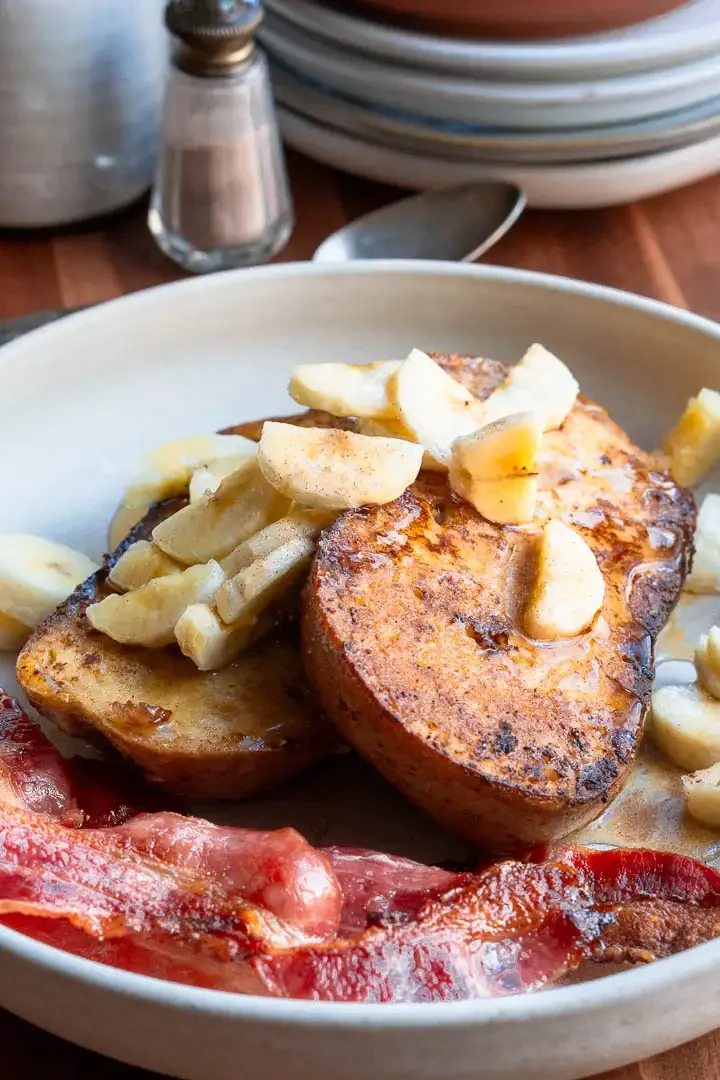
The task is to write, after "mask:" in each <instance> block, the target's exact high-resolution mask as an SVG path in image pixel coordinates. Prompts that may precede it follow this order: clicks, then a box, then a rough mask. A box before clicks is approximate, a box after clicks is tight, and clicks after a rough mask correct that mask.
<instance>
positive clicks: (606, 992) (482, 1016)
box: [0, 260, 720, 1030]
mask: <svg viewBox="0 0 720 1080" xmlns="http://www.w3.org/2000/svg"><path fill="white" fill-rule="evenodd" d="M377 275H389V276H391V277H392V276H398V277H410V278H412V277H425V276H440V277H462V278H470V279H476V280H478V281H483V280H485V281H490V282H498V283H500V284H503V285H510V286H512V285H518V286H523V287H526V288H531V289H540V290H548V291H551V292H554V293H560V294H561V295H564V296H566V297H574V296H578V297H582V298H586V299H590V300H595V301H599V302H601V303H604V304H606V305H608V306H609V307H615V306H619V307H623V308H626V309H629V310H632V311H635V312H638V313H640V314H643V315H649V316H651V317H653V318H656V319H660V320H661V321H663V322H669V323H673V324H675V325H678V326H681V327H683V328H684V329H686V330H688V331H694V332H700V333H702V334H703V335H705V336H706V337H708V338H709V339H711V340H712V341H714V342H715V343H716V344H717V347H718V361H719V363H720V325H719V324H718V323H715V322H713V321H712V320H710V319H708V318H705V317H703V316H700V315H694V314H693V313H691V312H689V311H685V310H683V309H680V308H674V307H672V306H671V305H670V304H666V303H664V302H662V301H659V300H654V299H650V298H648V297H644V296H640V295H636V294H633V293H628V292H625V291H623V290H620V289H615V288H612V287H609V286H605V285H595V284H593V283H591V282H585V281H579V280H577V279H574V278H568V277H564V276H561V275H554V274H546V273H539V272H537V271H532V270H518V269H514V268H511V267H503V266H490V265H476V264H469V263H447V262H432V261H419V260H373V261H369V260H368V261H357V262H352V263H344V264H343V263H341V264H338V263H333V264H323V263H312V262H286V263H276V264H274V265H272V266H264V267H256V268H251V269H243V270H236V271H229V272H225V273H221V274H209V275H206V276H204V277H198V278H194V279H190V280H181V281H175V282H170V283H168V284H164V285H160V286H156V287H154V288H150V289H145V290H142V291H139V292H136V293H132V294H129V295H126V296H122V297H118V298H117V299H114V300H110V301H107V302H106V303H103V304H98V305H96V306H95V307H92V308H89V309H86V310H84V311H81V312H78V313H76V314H73V315H70V316H68V317H67V318H64V319H62V320H61V321H60V322H58V323H56V324H51V325H49V326H45V327H42V328H40V329H38V330H34V331H32V332H31V333H29V334H27V335H25V336H23V337H22V338H19V339H17V340H16V341H13V342H10V343H9V344H8V345H5V346H3V348H2V350H0V375H1V373H2V370H3V369H4V368H5V367H7V366H11V365H12V364H14V363H15V362H22V354H23V352H25V351H33V350H35V349H37V348H38V347H39V346H42V344H43V343H44V342H46V341H48V340H49V339H52V338H53V337H56V338H62V337H67V336H70V337H72V335H74V333H75V332H76V331H77V330H78V329H82V328H84V327H87V328H88V329H94V328H97V327H99V326H101V325H102V323H103V322H104V321H105V320H106V319H107V318H108V317H109V316H110V317H111V318H112V319H114V318H120V319H121V320H122V319H123V317H124V315H125V313H131V312H133V311H138V312H142V311H143V309H152V308H153V307H154V306H156V305H158V304H160V305H162V304H168V303H172V302H173V299H174V298H175V297H176V295H177V296H178V297H179V298H180V301H181V302H184V301H185V299H186V298H187V299H188V300H191V299H192V297H194V296H195V295H196V294H197V295H202V294H203V293H207V292H210V291H212V290H213V289H216V288H218V287H220V286H222V285H224V286H225V287H227V288H229V289H231V290H232V289H234V290H236V291H239V289H241V288H242V286H243V284H244V283H246V282H255V281H257V282H259V283H263V282H265V281H268V282H275V281H277V282H280V283H282V282H283V281H285V280H287V279H298V278H307V279H312V278H315V277H318V278H329V277H335V278H336V277H338V276H341V277H344V278H347V277H361V278H362V277H367V276H377ZM3 953H4V954H7V955H9V956H12V957H13V958H15V959H16V960H18V961H20V962H25V963H27V964H28V965H32V966H33V967H35V968H38V969H40V970H41V971H43V972H45V973H46V974H48V975H54V976H59V977H61V978H64V979H65V980H67V981H70V982H72V983H75V984H82V985H84V986H90V987H92V988H94V989H97V990H98V991H101V992H109V993H112V994H116V995H118V996H119V997H122V998H125V999H136V1000H137V999H139V1000H141V1001H144V1002H147V1003H153V1004H155V1005H160V1006H162V1007H164V1008H167V1009H170V1010H174V1011H177V1012H178V1013H182V1012H185V1011H187V1010H188V1009H192V1010H194V1011H199V1012H202V1013H204V1014H207V1015H209V1016H212V1017H217V1018H222V1017H230V1018H236V1019H247V1020H252V1021H253V1022H255V1023H267V1024H275V1023H277V1022H280V1023H282V1024H283V1025H285V1026H288V1027H290V1028H307V1027H327V1028H333V1029H336V1030H337V1029H345V1030H356V1029H361V1028H367V1027H369V1026H372V1027H374V1028H380V1029H394V1030H397V1029H403V1028H411V1027H416V1026H418V1025H420V1026H422V1027H430V1028H442V1029H452V1028H455V1027H457V1028H461V1027H465V1026H467V1025H468V1024H472V1025H473V1026H475V1027H477V1026H480V1025H482V1026H485V1025H495V1026H497V1025H501V1024H504V1025H508V1026H513V1027H514V1026H515V1025H517V1024H518V1023H525V1022H527V1021H539V1022H542V1021H543V1019H545V1018H547V1019H550V1018H551V1017H553V1016H557V1015H560V1014H564V1015H565V1016H573V1015H577V1016H580V1015H581V1014H584V1013H585V1012H586V1011H587V1010H588V1009H591V1008H592V1009H594V1010H595V1011H598V1010H602V1009H604V1008H608V1007H610V1006H613V1007H615V1008H617V1006H618V1005H622V1004H623V1003H628V1004H630V1003H631V1002H632V1001H633V1000H634V999H635V998H636V997H638V996H639V995H645V994H652V993H655V992H657V991H659V990H660V989H668V988H670V987H672V986H673V984H677V983H678V982H679V981H680V980H682V981H683V982H688V981H690V980H694V979H695V978H697V977H698V976H700V975H702V974H705V973H706V972H708V971H709V970H711V969H716V968H717V966H718V964H719V963H720V939H718V940H716V941H711V942H708V943H706V944H703V945H698V946H696V947H694V948H692V949H689V950H687V951H685V952H683V953H680V954H678V955H677V956H673V957H670V958H668V959H665V960H657V961H655V962H654V963H652V964H649V965H647V966H646V967H643V968H636V969H634V970H631V971H624V972H620V973H616V974H610V975H606V976H603V977H601V978H599V979H597V980H593V981H590V982H586V983H580V984H576V985H573V986H566V987H559V988H557V989H551V990H549V991H548V992H544V993H528V994H519V995H516V996H510V997H504V998H479V999H473V1000H468V1001H456V1002H433V1003H427V1004H422V1005H420V1004H410V1003H405V1004H399V1003H398V1004H360V1003H348V1002H318V1001H296V1000H288V999H281V998H272V997H261V996H257V995H243V994H236V993H231V992H226V991H221V990H207V989H203V988H199V987H193V986H185V985H182V984H179V983H173V982H167V981H165V980H161V979H156V978H154V977H152V976H147V975H138V974H134V973H132V972H127V971H124V970H121V969H119V968H113V967H110V966H106V965H104V964H100V963H98V962H96V961H94V960H87V959H85V958H83V957H78V956H75V955H73V954H72V953H67V952H64V951H63V950H62V949H59V948H57V947H55V946H52V945H47V944H44V943H41V942H38V941H35V940H34V939H32V938H30V937H27V936H26V935H24V934H22V933H20V932H19V931H16V930H12V929H10V928H9V927H6V926H0V955H1V954H3Z"/></svg>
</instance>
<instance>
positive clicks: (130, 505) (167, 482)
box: [108, 434, 257, 551]
mask: <svg viewBox="0 0 720 1080" xmlns="http://www.w3.org/2000/svg"><path fill="white" fill-rule="evenodd" d="M256 452H257V446H256V444H255V443H254V442H253V441H252V440H251V439H246V438H245V437H244V436H243V435H215V434H212V435H191V436H189V437H188V438H185V439H173V440H172V441H171V442H166V443H162V444H161V445H160V446H158V447H156V448H155V449H154V450H152V451H151V452H150V453H149V454H148V455H147V456H146V458H145V460H144V462H143V464H142V467H141V469H140V471H139V473H138V475H137V476H136V477H135V479H134V480H133V481H132V483H131V484H130V486H129V487H128V489H127V491H126V492H125V494H124V496H123V499H122V502H121V503H120V506H119V507H118V509H117V510H116V512H115V516H114V517H113V519H112V521H111V523H110V528H109V530H108V544H109V546H110V550H111V551H114V550H115V548H116V547H117V546H118V544H120V543H121V542H122V541H123V540H124V539H125V537H126V536H127V535H128V533H129V532H130V530H131V529H132V528H133V526H134V525H137V523H138V521H140V520H141V518H143V517H144V516H145V514H146V513H147V511H148V509H149V508H150V507H151V506H152V505H153V503H156V502H161V501H162V500H163V499H169V498H171V497H172V496H173V495H181V494H182V493H183V492H184V491H185V490H186V488H187V486H188V484H189V483H190V478H191V476H192V474H193V472H194V471H195V470H196V469H199V468H201V467H202V466H204V465H208V464H210V462H213V461H216V460H217V459H218V458H225V457H228V456H229V455H237V456H245V455H247V456H248V457H254V456H255V453H256Z"/></svg>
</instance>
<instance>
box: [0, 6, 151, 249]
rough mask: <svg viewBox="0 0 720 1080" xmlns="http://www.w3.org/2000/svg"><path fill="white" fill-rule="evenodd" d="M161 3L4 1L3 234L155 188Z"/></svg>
mask: <svg viewBox="0 0 720 1080" xmlns="http://www.w3.org/2000/svg"><path fill="white" fill-rule="evenodd" d="M163 8H164V0H0V226H3V227H8V226H13V227H35V226H46V225H60V224H65V223H70V222H73V221H78V220H82V219H83V218H87V217H92V216H94V215H96V214H103V213H107V212H108V211H110V210H114V209H116V208H118V207H120V206H123V205H125V204H126V203H129V202H131V201H132V200H133V199H135V198H137V197H138V196H139V195H140V194H142V192H143V191H144V190H146V189H147V188H148V187H149V186H150V184H151V182H152V177H153V172H154V167H155V160H156V155H157V142H158V132H159V127H160V116H161V108H162V97H163V88H164V83H165V76H166V69H167V60H168V42H167V36H166V33H165V30H164V26H163V20H162V12H163Z"/></svg>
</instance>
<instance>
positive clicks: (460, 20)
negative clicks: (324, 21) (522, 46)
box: [342, 0, 686, 38]
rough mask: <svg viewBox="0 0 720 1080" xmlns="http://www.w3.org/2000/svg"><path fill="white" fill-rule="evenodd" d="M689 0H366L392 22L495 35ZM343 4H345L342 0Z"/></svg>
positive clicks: (582, 27) (555, 29)
mask: <svg viewBox="0 0 720 1080" xmlns="http://www.w3.org/2000/svg"><path fill="white" fill-rule="evenodd" d="M684 2H686V0H503V3H500V4H498V3H496V2H495V0H362V2H361V3H357V4H354V5H353V6H355V7H357V8H358V9H362V8H363V7H365V8H372V9H373V11H374V13H375V14H376V15H378V14H382V15H383V16H384V17H385V18H388V19H390V20H391V21H393V22H399V23H402V24H403V25H406V26H411V27H413V26H414V27H416V28H418V29H424V30H436V31H438V32H439V33H454V34H457V33H461V34H475V35H477V34H486V35H490V36H491V37H505V38H527V37H557V36H561V35H570V34H592V33H596V32H597V31H600V30H614V29H616V28H617V27H619V26H630V25H632V24H633V23H639V22H643V21H644V20H645V19H652V18H654V17H655V16H657V15H664V14H666V12H668V11H673V10H674V9H675V8H678V7H682V4H683V3H684ZM342 6H343V7H345V6H346V5H344V4H343V5H342Z"/></svg>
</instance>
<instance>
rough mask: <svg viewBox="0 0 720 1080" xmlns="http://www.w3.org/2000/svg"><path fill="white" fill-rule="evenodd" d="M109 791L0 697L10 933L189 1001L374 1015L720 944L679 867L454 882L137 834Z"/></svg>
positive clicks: (300, 842) (685, 869)
mask: <svg viewBox="0 0 720 1080" xmlns="http://www.w3.org/2000/svg"><path fill="white" fill-rule="evenodd" d="M96 766H97V768H96ZM117 779H118V777H117V775H114V774H113V769H112V767H110V768H108V767H107V766H103V765H102V763H92V762H91V763H87V764H86V765H83V766H81V767H80V768H78V769H76V770H74V771H73V767H72V766H71V765H68V764H67V763H65V762H63V761H62V759H61V758H60V756H59V754H57V752H56V751H55V750H54V748H53V747H52V746H51V744H50V743H49V742H48V741H47V740H46V739H45V738H44V736H43V735H42V733H41V732H40V730H39V729H38V728H37V727H36V726H35V725H34V724H32V723H31V721H30V720H29V719H28V718H27V717H26V716H25V715H24V713H23V712H22V711H21V710H20V709H19V708H18V706H17V705H16V703H15V702H13V701H12V699H9V698H7V696H6V695H1V696H0V919H1V920H2V921H3V922H4V923H6V924H7V925H10V926H13V927H14V928H15V929H18V930H21V931H22V932H24V933H27V934H30V935H32V936H33V937H36V938H38V939H39V940H41V941H45V942H47V943H49V944H53V945H56V946H57V947H59V948H63V949H66V950H67V951H69V952H74V953H76V954H78V955H81V956H85V957H89V958H90V959H93V960H98V961H100V962H102V963H106V964H112V965H114V966H117V967H122V968H125V969H127V970H130V971H137V972H141V973H144V974H152V975H155V976H157V977H159V978H164V979H171V980H174V981H179V982H185V983H190V984H192V985H196V986H207V987H214V988H219V989H224V990H232V991H236V992H244V993H264V994H274V995H280V996H286V997H287V996H289V997H298V998H313V999H321V1000H329V1001H380V1002H383V1001H429V1000H433V1001H438V1000H450V999H458V998H468V997H478V996H487V995H497V994H509V993H517V992H519V991H522V990H528V989H536V988H538V987H541V986H544V985H546V984H547V983H548V982H552V981H553V980H554V979H556V978H558V977H559V976H560V975H562V974H564V973H565V972H567V971H570V970H572V969H573V968H574V967H576V966H577V965H578V964H579V963H581V962H582V961H583V960H585V959H593V960H598V961H607V960H612V961H617V960H624V959H630V960H633V961H639V960H649V959H653V958H655V957H658V956H666V955H670V954H671V953H673V952H677V951H679V950H680V949H682V948H688V947H690V946H691V945H695V944H698V943H699V942H701V941H706V940H708V939H709V938H711V937H715V936H718V935H720V874H718V873H717V872H716V871H715V870H712V869H710V868H708V867H705V866H702V865H701V864H699V863H696V862H694V861H693V860H691V859H686V858H683V857H681V856H676V855H668V854H664V853H658V852H648V851H626V850H613V851H590V850H587V849H582V848H565V847H559V848H554V849H545V850H544V851H542V852H539V853H536V855H535V856H534V859H535V861H532V860H531V861H529V862H504V863H500V864H497V865H494V866H490V867H487V868H485V869H483V870H482V871H480V872H478V873H476V874H474V875H470V874H454V873H448V872H447V871H445V870H439V869H437V868H435V867H428V866H422V865H420V864H418V863H413V862H411V861H410V860H407V859H401V858H398V857H396V856H390V855H382V854H380V853H377V852H367V851H359V850H357V849H342V848H330V849H328V850H327V851H326V852H318V851H314V850H313V849H312V848H311V847H310V845H309V844H307V842H306V841H305V840H304V839H303V838H302V837H301V836H299V834H297V833H296V832H295V831H294V830H292V829H281V830H278V831H277V832H274V833H259V832H251V831H249V830H243V829H229V828H218V827H216V826H214V825H211V824H210V823H209V822H204V821H200V820H198V819H195V818H187V817H182V816H180V815H178V814H175V813H171V812H161V813H154V814H141V815H137V813H136V812H137V810H138V809H140V808H141V807H142V806H143V798H142V795H140V796H139V797H136V796H135V794H134V793H133V794H131V793H130V791H129V789H127V788H126V785H125V784H124V781H123V782H121V783H120V784H118V783H117ZM73 785H75V786H76V788H77V790H78V791H79V792H80V794H81V798H80V805H81V806H82V807H83V809H85V810H86V811H87V817H88V819H89V820H90V821H91V822H97V823H102V824H103V825H105V826H112V827H105V828H99V829H97V828H83V829H79V828H69V827H68V826H77V825H79V824H81V820H82V813H81V811H80V810H79V808H78V801H77V800H76V798H75V796H74V794H73ZM125 818H128V820H125ZM117 821H124V823H123V824H119V825H113V824H112V823H114V822H117ZM87 823H88V822H87V821H86V825H87Z"/></svg>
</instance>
